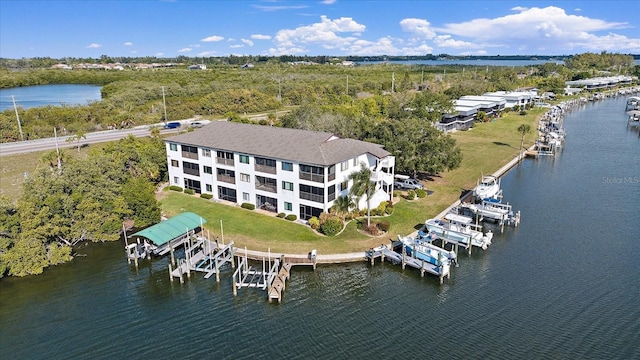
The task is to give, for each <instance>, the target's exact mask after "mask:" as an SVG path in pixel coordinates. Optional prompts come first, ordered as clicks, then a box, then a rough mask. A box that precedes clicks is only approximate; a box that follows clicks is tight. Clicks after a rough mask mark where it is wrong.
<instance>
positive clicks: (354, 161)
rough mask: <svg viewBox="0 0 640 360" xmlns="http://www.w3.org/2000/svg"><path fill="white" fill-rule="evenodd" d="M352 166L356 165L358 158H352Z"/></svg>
mask: <svg viewBox="0 0 640 360" xmlns="http://www.w3.org/2000/svg"><path fill="white" fill-rule="evenodd" d="M353 166H358V158H353Z"/></svg>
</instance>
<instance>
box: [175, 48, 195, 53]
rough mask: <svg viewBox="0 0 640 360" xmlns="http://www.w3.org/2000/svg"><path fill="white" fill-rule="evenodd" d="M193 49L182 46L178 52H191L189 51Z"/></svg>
mask: <svg viewBox="0 0 640 360" xmlns="http://www.w3.org/2000/svg"><path fill="white" fill-rule="evenodd" d="M191 50H193V49H192V48H190V47H186V48H182V49H180V50H178V52H179V53H184V52H189V51H191Z"/></svg>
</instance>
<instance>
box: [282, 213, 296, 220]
mask: <svg viewBox="0 0 640 360" xmlns="http://www.w3.org/2000/svg"><path fill="white" fill-rule="evenodd" d="M285 219H287V220H289V221H296V219H298V217H297V216H296V215H295V214H289V215H287V216H285Z"/></svg>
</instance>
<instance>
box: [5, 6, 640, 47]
mask: <svg viewBox="0 0 640 360" xmlns="http://www.w3.org/2000/svg"><path fill="white" fill-rule="evenodd" d="M638 14H640V1H633V0H628V1H588V0H587V1H509V0H493V1H491V0H489V1H455V0H453V1H433V0H432V1H418V0H415V1H394V0H386V1H365V0H360V1H357V0H315V1H284V0H282V1H280V0H238V1H224V0H221V1H189V0H138V1H115V0H111V1H100V0H92V1H79V0H78V1H57V0H49V1H29V0H26V1H25V0H0V57H4V58H23V57H27V58H29V57H52V58H63V57H94V58H95V57H100V56H101V55H109V56H158V57H176V56H179V55H185V56H190V57H195V56H226V55H229V54H234V55H273V56H275V55H283V54H291V55H363V56H366V55H424V54H442V53H447V54H452V55H498V54H499V55H520V54H527V55H528V54H540V55H565V54H577V53H583V52H601V51H607V52H614V53H634V54H640V28H639V27H640V20H639V17H638Z"/></svg>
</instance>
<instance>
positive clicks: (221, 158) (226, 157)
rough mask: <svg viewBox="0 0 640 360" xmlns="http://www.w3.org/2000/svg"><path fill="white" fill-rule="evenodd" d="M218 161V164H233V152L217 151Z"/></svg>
mask: <svg viewBox="0 0 640 360" xmlns="http://www.w3.org/2000/svg"><path fill="white" fill-rule="evenodd" d="M216 162H217V163H218V164H224V165H231V166H233V164H234V163H233V153H232V152H226V151H217V152H216Z"/></svg>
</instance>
